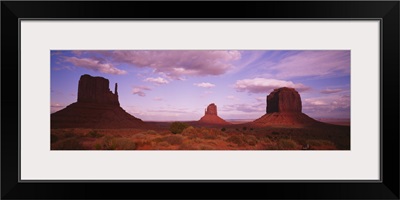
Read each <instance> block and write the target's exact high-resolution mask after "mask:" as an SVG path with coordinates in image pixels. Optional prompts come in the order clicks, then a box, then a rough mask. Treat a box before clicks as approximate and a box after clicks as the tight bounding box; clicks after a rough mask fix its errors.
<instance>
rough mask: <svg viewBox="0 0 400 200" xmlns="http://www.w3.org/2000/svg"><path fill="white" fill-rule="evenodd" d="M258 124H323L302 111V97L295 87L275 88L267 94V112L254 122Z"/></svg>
mask: <svg viewBox="0 0 400 200" xmlns="http://www.w3.org/2000/svg"><path fill="white" fill-rule="evenodd" d="M253 124H254V125H256V126H281V125H282V126H304V125H305V126H309V125H321V124H323V123H322V122H319V121H317V120H315V119H313V118H311V117H309V116H308V115H306V114H304V113H302V106H301V97H300V94H299V93H298V92H297V91H296V90H295V89H294V88H288V87H282V88H278V89H274V91H272V92H271V93H270V94H269V95H268V96H267V109H266V114H265V115H263V116H262V117H260V118H259V119H256V120H255V121H254V122H253Z"/></svg>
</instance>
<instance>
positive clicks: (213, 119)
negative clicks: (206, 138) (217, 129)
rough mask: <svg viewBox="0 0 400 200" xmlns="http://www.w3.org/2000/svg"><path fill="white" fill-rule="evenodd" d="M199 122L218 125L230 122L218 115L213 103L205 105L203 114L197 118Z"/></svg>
mask: <svg viewBox="0 0 400 200" xmlns="http://www.w3.org/2000/svg"><path fill="white" fill-rule="evenodd" d="M199 122H200V123H203V124H218V125H224V124H230V123H229V122H227V121H225V120H223V119H222V118H220V117H219V116H218V112H217V105H215V104H214V103H212V104H210V105H208V106H207V108H206V110H205V111H204V116H203V117H202V118H201V119H200V120H199Z"/></svg>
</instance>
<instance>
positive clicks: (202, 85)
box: [193, 82, 215, 88]
mask: <svg viewBox="0 0 400 200" xmlns="http://www.w3.org/2000/svg"><path fill="white" fill-rule="evenodd" d="M193 85H195V86H198V87H202V88H212V87H215V85H214V84H212V83H205V82H202V83H195V84H193Z"/></svg>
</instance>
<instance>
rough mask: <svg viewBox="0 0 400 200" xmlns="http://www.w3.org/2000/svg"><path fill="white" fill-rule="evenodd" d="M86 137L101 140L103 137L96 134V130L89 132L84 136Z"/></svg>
mask: <svg viewBox="0 0 400 200" xmlns="http://www.w3.org/2000/svg"><path fill="white" fill-rule="evenodd" d="M86 136H88V137H92V138H101V137H103V136H104V135H103V134H100V133H98V132H97V131H96V130H91V131H89V133H87V134H86Z"/></svg>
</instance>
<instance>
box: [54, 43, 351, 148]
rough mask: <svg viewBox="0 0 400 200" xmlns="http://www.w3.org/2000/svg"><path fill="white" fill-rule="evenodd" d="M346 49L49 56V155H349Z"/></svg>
mask: <svg viewBox="0 0 400 200" xmlns="http://www.w3.org/2000/svg"><path fill="white" fill-rule="evenodd" d="M350 55H351V51H350V50H51V51H50V64H51V66H50V79H51V80H50V99H51V105H50V120H51V123H50V126H51V127H50V143H51V144H50V145H51V150H91V151H95V150H186V151H188V150H292V151H294V150H295V151H305V150H350V149H351V147H350V57H351V56H350Z"/></svg>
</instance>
